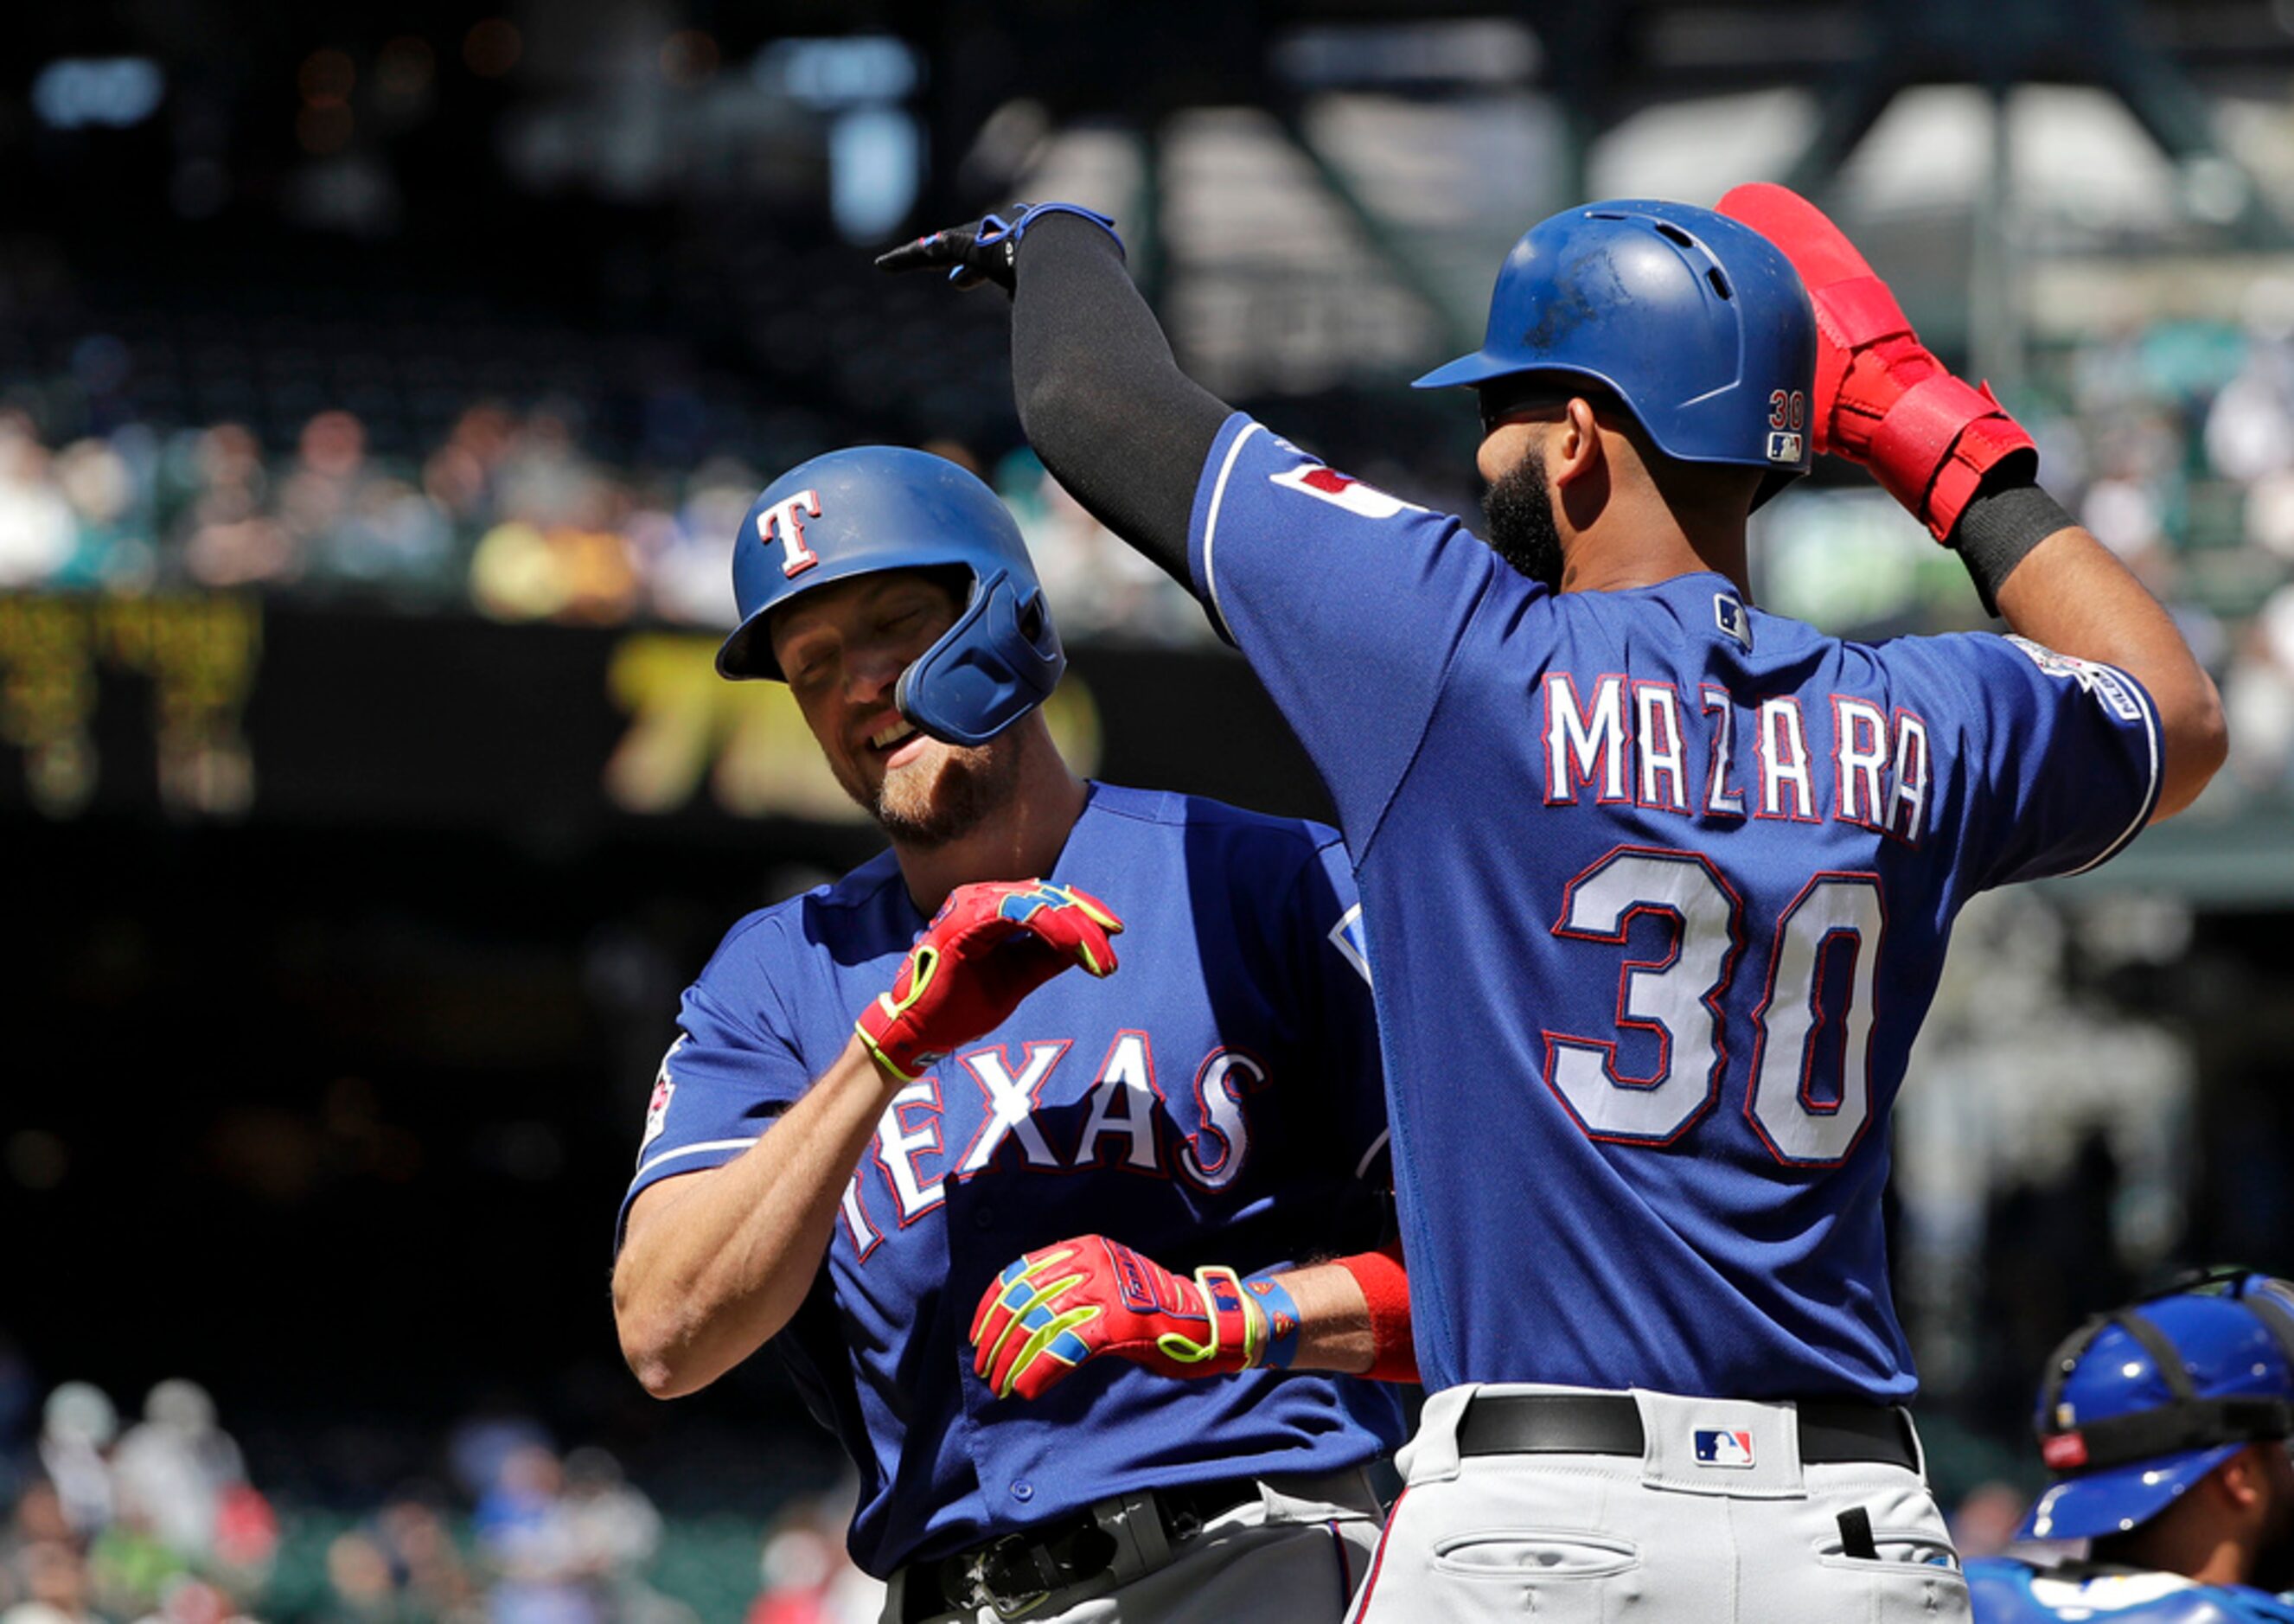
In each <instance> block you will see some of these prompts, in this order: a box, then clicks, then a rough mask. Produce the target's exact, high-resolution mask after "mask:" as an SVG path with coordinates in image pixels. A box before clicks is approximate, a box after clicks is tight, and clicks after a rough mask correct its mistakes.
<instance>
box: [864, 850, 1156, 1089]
mask: <svg viewBox="0 0 2294 1624" xmlns="http://www.w3.org/2000/svg"><path fill="white" fill-rule="evenodd" d="M1122 931H1123V921H1122V920H1120V919H1119V918H1116V917H1115V915H1114V914H1113V913H1112V912H1110V910H1109V909H1108V906H1107V904H1106V903H1104V902H1101V901H1100V900H1099V899H1098V898H1097V897H1095V896H1093V895H1092V894H1090V893H1088V892H1085V891H1078V890H1077V889H1076V888H1075V887H1074V886H1072V885H1045V884H1044V883H1043V882H1042V881H1041V880H1032V879H1030V880H1021V881H1020V882H1019V883H1017V884H1005V883H1002V882H996V883H992V884H988V885H959V886H957V887H956V889H955V890H954V891H952V892H950V893H949V894H948V901H947V902H943V903H941V904H940V911H939V912H938V913H936V914H934V915H933V916H932V919H931V924H930V925H927V926H924V934H923V935H921V936H919V937H917V938H916V944H915V946H914V947H912V948H910V949H909V950H908V956H907V959H906V960H905V961H904V962H903V963H902V964H901V966H900V973H899V975H898V976H896V977H895V978H894V979H893V982H892V990H891V992H880V993H878V994H877V995H876V1001H875V1002H874V1003H873V1004H871V1005H869V1006H868V1007H867V1008H866V1009H863V1010H862V1011H861V1012H860V1018H859V1019H858V1021H855V1022H854V1023H853V1026H854V1029H855V1030H856V1031H858V1032H859V1034H860V1041H862V1042H863V1043H865V1044H866V1045H867V1046H868V1051H869V1052H870V1053H871V1054H873V1055H874V1056H875V1057H876V1062H877V1064H878V1065H882V1066H883V1068H884V1069H885V1070H886V1071H888V1072H890V1073H892V1075H893V1076H895V1077H898V1078H899V1080H900V1081H903V1082H914V1081H916V1079H917V1078H919V1077H921V1076H923V1074H924V1073H926V1072H928V1071H930V1070H931V1068H932V1067H933V1066H934V1065H938V1064H939V1063H940V1060H941V1059H943V1058H944V1057H946V1056H947V1054H948V1050H949V1049H953V1048H955V1047H956V1045H957V1044H959V1043H969V1042H971V1041H972V1040H973V1039H974V1038H979V1037H984V1036H986V1035H987V1034H988V1032H993V1031H995V1030H996V1028H997V1027H998V1026H1001V1025H1002V1024H1004V1023H1005V1021H1006V1020H1008V1019H1010V1018H1011V1015H1012V1012H1013V1010H1014V1009H1017V1008H1019V1007H1020V1000H1021V999H1023V998H1025V997H1027V996H1028V994H1029V993H1030V992H1034V991H1035V990H1036V989H1037V987H1040V986H1042V985H1043V984H1044V983H1045V982H1047V981H1049V980H1050V979H1051V978H1052V977H1053V976H1054V975H1058V974H1059V973H1060V972H1061V971H1062V970H1064V969H1067V968H1068V967H1070V966H1072V965H1080V966H1082V967H1083V968H1084V969H1085V971H1086V972H1087V973H1088V974H1090V975H1101V976H1104V975H1113V974H1114V973H1115V949H1114V948H1113V947H1112V946H1111V945H1110V943H1109V942H1108V938H1109V937H1110V936H1114V935H1119V934H1122Z"/></svg>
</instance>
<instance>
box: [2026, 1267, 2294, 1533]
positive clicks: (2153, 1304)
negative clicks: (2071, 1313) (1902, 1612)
mask: <svg viewBox="0 0 2294 1624" xmlns="http://www.w3.org/2000/svg"><path fill="white" fill-rule="evenodd" d="M2037 1420H2038V1432H2039V1453H2040V1455H2041V1457H2043V1458H2045V1460H2046V1463H2047V1465H2048V1466H2049V1468H2051V1469H2052V1470H2053V1471H2054V1473H2055V1474H2056V1481H2055V1482H2054V1485H2053V1486H2052V1487H2051V1488H2049V1489H2048V1490H2047V1491H2046V1493H2045V1494H2043V1495H2041V1496H2040V1497H2039V1499H2038V1504H2037V1505H2035V1506H2032V1507H2031V1510H2030V1514H2028V1515H2027V1516H2026V1517H2025V1518H2024V1519H2023V1526H2022V1529H2021V1531H2020V1533H2019V1535H2018V1537H2019V1538H2035V1539H2086V1538H2095V1537H2096V1536H2098V1535H2109V1534H2121V1533H2125V1532H2126V1531H2127V1530H2129V1529H2132V1528H2135V1527H2137V1526H2139V1525H2140V1524H2142V1523H2144V1522H2149V1521H2150V1520H2151V1519H2152V1517H2155V1516H2157V1515H2158V1514H2160V1512H2162V1511H2164V1510H2165V1509H2166V1508H2167V1507H2168V1506H2169V1505H2171V1504H2172V1503H2173V1502H2174V1501H2175V1500H2176V1499H2177V1498H2180V1497H2181V1496H2182V1495H2183V1494H2184V1491H2186V1490H2187V1489H2189V1488H2190V1487H2191V1485H2192V1484H2193V1483H2195V1482H2197V1481H2199V1480H2200V1478H2202V1477H2204V1476H2206V1474H2207V1473H2209V1472H2212V1471H2213V1470H2214V1469H2215V1468H2216V1467H2217V1466H2219V1465H2222V1464H2223V1462H2225V1461H2226V1460H2228V1459H2229V1458H2230V1457H2232V1456H2233V1455H2235V1454H2237V1453H2238V1451H2239V1450H2241V1449H2244V1448H2245V1447H2246V1446H2247V1445H2248V1444H2249V1443H2255V1442H2259V1441H2264V1440H2272V1439H2282V1438H2285V1437H2287V1436H2288V1435H2289V1434H2290V1433H2294V1286H2290V1285H2288V1284H2287V1282H2285V1281H2283V1280H2274V1279H2272V1278H2270V1277H2268V1276H2266V1275H2256V1274H2246V1273H2243V1272H2237V1271H2232V1272H2225V1273H2223V1274H2219V1275H2214V1276H2209V1277H2202V1278H2201V1279H2200V1282H2198V1285H2197V1289H2192V1290H2184V1291H2179V1292H2176V1293H2174V1294H2172V1295H2168V1296H2160V1297H2154V1298H2151V1299H2149V1300H2147V1301H2144V1302H2137V1303H2135V1304H2134V1305H2133V1306H2131V1307H2128V1308H2124V1309H2121V1310H2119V1311H2118V1312H2116V1313H2113V1314H2104V1315H2101V1316H2099V1317H2097V1318H2094V1319H2090V1320H2089V1321H2087V1324H2085V1325H2083V1326H2080V1327H2079V1328H2078V1330H2076V1331H2074V1332H2072V1333H2071V1334H2070V1337H2069V1338H2067V1339H2066V1340H2065V1341H2064V1342H2063V1344H2062V1346H2061V1347H2060V1348H2058V1349H2056V1350H2055V1352H2054V1357H2053V1358H2052V1359H2050V1360H2049V1361H2048V1365H2047V1375H2046V1382H2045V1383H2043V1384H2042V1385H2041V1387H2040V1390H2039V1408H2038V1417H2037Z"/></svg>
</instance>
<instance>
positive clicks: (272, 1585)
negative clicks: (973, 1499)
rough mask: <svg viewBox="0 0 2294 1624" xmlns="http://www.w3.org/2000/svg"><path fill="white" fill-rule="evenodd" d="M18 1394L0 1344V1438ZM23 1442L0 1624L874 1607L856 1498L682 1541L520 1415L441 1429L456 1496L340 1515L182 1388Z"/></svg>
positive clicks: (828, 1612) (609, 1474)
mask: <svg viewBox="0 0 2294 1624" xmlns="http://www.w3.org/2000/svg"><path fill="white" fill-rule="evenodd" d="M33 1398H34V1394H33V1391H32V1389H31V1387H30V1384H29V1380H28V1372H27V1368H26V1367H25V1366H24V1364H23V1362H22V1361H21V1360H20V1359H17V1358H16V1357H14V1356H13V1355H12V1354H9V1353H7V1352H6V1351H4V1349H0V1440H5V1439H6V1438H7V1436H8V1435H9V1434H8V1428H7V1426H6V1424H7V1423H8V1422H9V1420H10V1419H11V1417H12V1416H15V1415H19V1414H24V1413H26V1412H28V1411H29V1410H30V1409H31V1408H32V1401H33ZM29 1430H30V1431H31V1432H33V1436H32V1437H31V1438H30V1440H29V1441H28V1445H27V1447H25V1448H24V1449H21V1450H20V1451H18V1452H16V1453H15V1454H13V1455H9V1456H0V1483H4V1484H5V1485H6V1486H7V1489H8V1494H7V1498H6V1500H5V1501H4V1504H5V1506H7V1508H8V1514H7V1516H6V1518H5V1520H4V1522H0V1624H257V1621H259V1620H269V1621H271V1624H299V1621H307V1624H696V1621H697V1620H699V1619H700V1618H703V1617H708V1618H712V1619H714V1618H719V1617H732V1616H735V1615H736V1613H744V1614H745V1617H746V1619H747V1620H749V1624H862V1621H863V1620H874V1618H875V1617H876V1615H877V1612H878V1610H879V1608H880V1607H881V1605H882V1602H883V1587H881V1586H880V1585H878V1584H876V1583H875V1582H874V1581H873V1580H871V1579H867V1578H866V1576H865V1575H863V1574H861V1573H860V1572H859V1571H858V1570H857V1569H856V1568H854V1567H853V1566H852V1564H851V1563H850V1559H849V1558H848V1557H847V1556H846V1555H845V1553H844V1548H843V1543H842V1530H843V1523H844V1521H845V1517H846V1515H847V1514H849V1510H850V1498H849V1496H847V1497H845V1498H843V1500H842V1503H841V1504H840V1503H839V1500H838V1498H837V1497H835V1496H833V1495H831V1496H825V1497H800V1498H795V1499H793V1500H791V1501H790V1502H788V1503H787V1504H786V1505H785V1506H783V1507H782V1508H781V1510H780V1512H779V1513H778V1514H777V1516H776V1517H775V1518H774V1519H773V1521H772V1522H770V1524H769V1526H767V1527H765V1528H764V1529H763V1530H761V1533H760V1531H759V1530H758V1529H757V1528H756V1527H755V1525H753V1524H751V1525H749V1526H748V1527H747V1529H746V1530H745V1531H742V1530H736V1531H735V1534H734V1537H733V1538H732V1540H731V1541H730V1542H729V1544H728V1542H727V1541H724V1540H721V1539H720V1540H717V1541H714V1542H713V1543H712V1542H710V1541H706V1540H702V1539H697V1538H680V1530H678V1529H677V1528H676V1527H674V1526H672V1525H671V1524H670V1523H669V1522H665V1521H664V1519H663V1516H662V1515H661V1514H660V1513H659V1512H658V1511H657V1510H656V1509H655V1506H654V1504H653V1502H652V1500H651V1499H650V1498H647V1495H646V1494H645V1493H644V1492H643V1491H642V1490H641V1489H639V1488H638V1487H637V1486H636V1485H634V1484H632V1483H631V1482H630V1481H628V1480H627V1479H626V1478H625V1477H624V1475H623V1474H622V1469H621V1467H620V1465H619V1464H618V1463H617V1462H616V1461H615V1460H614V1457H612V1456H611V1455H609V1454H607V1453H606V1451H605V1450H603V1449H597V1448H594V1447H590V1448H580V1449H573V1450H572V1451H571V1452H569V1453H566V1454H565V1455H564V1456H562V1457H561V1456H560V1455H559V1454H558V1452H557V1449H555V1448H554V1447H553V1446H552V1444H551V1443H550V1441H549V1440H548V1438H547V1437H546V1435H545V1434H544V1433H543V1432H542V1431H541V1428H540V1427H539V1426H538V1425H536V1424H533V1423H532V1422H530V1421H526V1420H523V1419H517V1418H502V1417H488V1418H484V1419H480V1420H474V1421H471V1422H468V1423H466V1424H463V1425H462V1426H460V1427H458V1428H456V1429H455V1430H454V1431H453V1432H452V1433H451V1435H450V1436H449V1437H448V1438H447V1439H446V1440H444V1442H443V1456H444V1458H445V1459H446V1461H447V1462H448V1463H449V1473H450V1475H451V1479H452V1481H454V1483H455V1484H456V1485H457V1490H456V1491H449V1490H445V1489H441V1488H438V1487H436V1486H434V1485H419V1486H415V1487H411V1488H408V1489H404V1490H403V1491H401V1492H398V1493H395V1494H393V1495H390V1496H388V1497H386V1498H385V1499H384V1500H383V1502H382V1503H381V1504H379V1505H378V1506H373V1507H371V1508H364V1509H361V1510H356V1511H352V1512H349V1513H347V1514H346V1513H345V1512H344V1511H342V1510H340V1509H338V1508H323V1507H316V1506H312V1507H297V1506H274V1504H273V1501H272V1500H271V1499H270V1498H266V1496H265V1495H264V1493H263V1491H262V1490H261V1489H257V1488H256V1486H255V1485H254V1484H253V1483H252V1482H250V1481H248V1469H247V1465H246V1463H245V1461H244V1459H243V1457H242V1456H241V1453H240V1448H239V1446H238V1445H237V1444H236V1443H235V1442H234V1441H233V1440H232V1437H231V1435H230V1434H229V1433H228V1432H225V1431H224V1430H223V1428H222V1426H221V1425H220V1424H219V1423H218V1420H217V1416H216V1407H215V1404H214V1401H213V1400H211V1399H210V1398H209V1396H208V1394H207V1391H205V1390H204V1389H203V1388H201V1387H199V1385H198V1384H197V1383H192V1382H190V1381H185V1380H183V1379H180V1378H174V1379H169V1380H167V1381H163V1382H161V1383H159V1384H158V1385H156V1386H154V1387H153V1388H152V1389H151V1391H150V1393H149V1395H148V1396H147V1397H146V1399H145V1400H144V1403H143V1408H142V1416H141V1418H140V1419H138V1420H136V1421H134V1423H133V1424H123V1422H122V1419H121V1417H120V1416H119V1414H118V1410H117V1408H115V1407H114V1405H113V1403H112V1401H111V1400H110V1398H109V1397H108V1396H107V1395H106V1394H105V1393H104V1392H103V1391H101V1390H100V1389H98V1388H96V1387H94V1386H93V1385H91V1384H90V1383H85V1382H66V1383H61V1385H59V1386H57V1387H55V1388H54V1389H53V1391H50V1392H48V1393H47V1394H46V1396H45V1400H41V1401H40V1402H39V1403H38V1405H37V1416H36V1418H33V1419H32V1424H31V1426H30V1428H29ZM672 1592H676V1593H681V1594H672ZM687 1598H689V1599H687Z"/></svg>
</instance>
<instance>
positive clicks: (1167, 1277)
mask: <svg viewBox="0 0 2294 1624" xmlns="http://www.w3.org/2000/svg"><path fill="white" fill-rule="evenodd" d="M972 1348H973V1349H974V1352H973V1354H972V1369H973V1370H974V1371H976V1372H977V1373H978V1374H979V1375H980V1377H981V1378H982V1379H983V1380H985V1381H986V1382H987V1383H988V1386H989V1388H990V1389H992V1390H993V1391H994V1392H995V1394H996V1396H997V1398H999V1399H1008V1398H1010V1397H1011V1396H1012V1395H1013V1393H1015V1392H1016V1393H1018V1394H1019V1395H1020V1396H1021V1398H1023V1399H1036V1398H1040V1397H1042V1396H1043V1394H1044V1392H1045V1390H1046V1389H1048V1388H1049V1387H1050V1386H1051V1385H1052V1383H1054V1382H1057V1381H1058V1380H1060V1378H1061V1377H1062V1376H1064V1375H1067V1374H1068V1372H1070V1370H1073V1369H1074V1368H1075V1367H1077V1366H1078V1365H1080V1364H1082V1363H1083V1362H1084V1361H1085V1360H1086V1359H1095V1358H1097V1357H1098V1356H1099V1355H1100V1354H1102V1353H1112V1354H1115V1355H1118V1356H1119V1357H1120V1358H1123V1359H1129V1360H1131V1361H1132V1362H1133V1363H1134V1364H1136V1365H1144V1366H1145V1367H1147V1368H1148V1369H1150V1370H1152V1371H1155V1372H1156V1373H1158V1374H1159V1375H1170V1376H1201V1375H1228V1374H1230V1373H1232V1372H1233V1371H1237V1370H1250V1369H1255V1368H1256V1367H1257V1366H1258V1364H1259V1362H1260V1360H1261V1359H1262V1357H1263V1356H1264V1355H1265V1351H1266V1320H1265V1311H1264V1310H1261V1309H1260V1308H1259V1306H1258V1305H1257V1303H1256V1302H1252V1301H1251V1300H1250V1299H1249V1297H1247V1296H1246V1295H1245V1294H1244V1291H1243V1285H1242V1282H1241V1280H1240V1279H1239V1278H1238V1277H1236V1275H1235V1272H1234V1270H1233V1269H1213V1268H1206V1269H1197V1270H1195V1275H1194V1278H1193V1279H1192V1280H1183V1279H1181V1278H1180V1277H1178V1276H1176V1275H1175V1274H1173V1273H1172V1272H1171V1271H1170V1270H1169V1269H1165V1268H1164V1267H1163V1266H1162V1265H1161V1264H1159V1263H1157V1262H1154V1261H1151V1260H1150V1259H1147V1258H1143V1257H1142V1256H1140V1255H1139V1254H1138V1253H1135V1252H1134V1251H1132V1250H1131V1248H1130V1247H1128V1246H1126V1245H1120V1244H1119V1243H1118V1242H1115V1241H1111V1240H1109V1239H1108V1238H1107V1237H1106V1236H1102V1235H1085V1236H1078V1237H1077V1238H1076V1239H1074V1240H1071V1241H1062V1242H1061V1243H1060V1244H1059V1245H1056V1246H1046V1247H1045V1248H1043V1249H1042V1250H1041V1251H1038V1252H1031V1253H1028V1255H1027V1256H1025V1257H1023V1258H1021V1260H1020V1261H1018V1262H1016V1263H1014V1264H1013V1265H1012V1266H1011V1267H1010V1268H1009V1269H1005V1271H1004V1272H1003V1273H1002V1274H1000V1275H998V1276H997V1277H996V1280H995V1282H994V1284H992V1285H989V1286H988V1291H987V1293H986V1294H985V1295H984V1296H982V1297H981V1298H980V1308H979V1310H978V1311H976V1312H975V1313H974V1314H973V1315H972Z"/></svg>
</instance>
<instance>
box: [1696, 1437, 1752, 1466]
mask: <svg viewBox="0 0 2294 1624" xmlns="http://www.w3.org/2000/svg"><path fill="white" fill-rule="evenodd" d="M1696 1464H1697V1465H1700V1466H1734V1467H1737V1469H1739V1470H1749V1469H1750V1468H1751V1466H1752V1465H1753V1435H1752V1434H1751V1433H1750V1432H1744V1431H1741V1430H1737V1429H1708V1428H1704V1427H1699V1428H1698V1429H1697V1431H1696Z"/></svg>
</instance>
